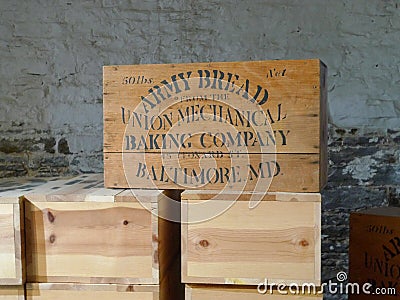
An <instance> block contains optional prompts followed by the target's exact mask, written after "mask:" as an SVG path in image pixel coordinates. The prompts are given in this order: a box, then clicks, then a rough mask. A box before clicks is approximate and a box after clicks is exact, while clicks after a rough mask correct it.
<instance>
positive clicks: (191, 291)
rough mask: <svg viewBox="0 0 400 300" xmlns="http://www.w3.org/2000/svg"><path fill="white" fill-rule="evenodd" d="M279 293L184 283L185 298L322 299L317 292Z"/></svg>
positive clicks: (238, 299)
mask: <svg viewBox="0 0 400 300" xmlns="http://www.w3.org/2000/svg"><path fill="white" fill-rule="evenodd" d="M282 293H287V294H281V293H279V292H278V291H277V290H274V291H273V292H272V294H268V293H267V294H261V293H259V292H258V291H257V287H254V286H241V287H232V286H226V285H225V286H224V285H219V286H216V285H186V300H209V299H214V300H242V299H246V300H247V299H248V300H263V299H274V300H275V299H276V300H306V299H310V300H317V299H320V300H322V298H323V296H322V295H318V294H312V293H311V294H291V293H290V291H288V290H284V291H282Z"/></svg>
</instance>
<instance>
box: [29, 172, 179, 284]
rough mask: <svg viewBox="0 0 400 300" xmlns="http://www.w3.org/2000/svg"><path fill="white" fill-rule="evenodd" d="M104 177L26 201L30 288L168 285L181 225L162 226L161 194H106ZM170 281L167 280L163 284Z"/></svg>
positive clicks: (58, 184)
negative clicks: (41, 285) (38, 285)
mask: <svg viewBox="0 0 400 300" xmlns="http://www.w3.org/2000/svg"><path fill="white" fill-rule="evenodd" d="M102 185H103V181H102V174H100V175H90V176H89V175H85V176H84V177H82V176H81V177H78V178H73V179H70V180H61V181H53V182H49V183H48V184H45V185H42V186H40V188H39V189H37V190H34V191H33V192H31V193H28V194H26V195H25V196H24V202H25V225H26V248H27V251H26V254H27V279H28V282H51V283H57V282H68V283H70V282H78V283H117V284H159V283H162V282H166V283H167V284H166V285H168V284H173V283H175V284H176V283H177V282H178V281H179V280H178V279H176V278H171V275H169V274H168V272H166V271H162V272H164V273H162V272H161V271H160V270H161V269H163V270H167V269H168V268H170V267H171V266H172V265H173V260H174V259H177V257H178V255H177V254H178V253H179V250H180V249H179V247H180V244H179V241H180V226H179V224H176V223H173V222H169V221H165V220H163V219H159V218H158V217H157V215H156V213H157V211H158V210H159V209H164V208H163V205H164V204H163V203H166V202H165V201H163V200H164V199H165V197H166V196H165V195H164V194H163V193H162V192H160V191H156V190H152V191H151V190H148V191H145V190H143V191H135V193H136V195H140V199H141V200H142V201H143V203H144V204H145V205H147V206H149V207H151V209H152V213H151V212H150V211H148V210H146V209H145V208H144V207H143V206H142V205H141V203H139V202H138V201H137V199H136V196H133V195H132V193H131V191H130V190H109V189H105V188H102V187H101V186H102ZM163 276H164V277H168V278H163Z"/></svg>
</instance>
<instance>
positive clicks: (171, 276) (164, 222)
mask: <svg viewBox="0 0 400 300" xmlns="http://www.w3.org/2000/svg"><path fill="white" fill-rule="evenodd" d="M180 196H181V192H180V191H173V190H170V191H165V192H164V194H163V196H162V197H160V198H159V202H158V203H159V206H158V212H159V216H160V218H159V219H158V236H159V245H160V247H159V252H158V257H159V265H160V299H161V300H168V299H174V300H183V299H185V294H184V293H185V286H184V284H182V281H181V251H180V250H181V226H180V223H179V222H178V221H179V219H180V213H179V215H178V216H177V215H176V214H177V211H176V206H173V205H171V203H170V202H169V201H171V200H174V201H176V202H177V203H178V204H179V202H180ZM170 199H171V200H170ZM177 207H178V208H179V206H177ZM178 211H179V209H178ZM176 218H177V219H176ZM174 219H176V220H178V221H173V220H174Z"/></svg>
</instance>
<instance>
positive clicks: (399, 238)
mask: <svg viewBox="0 0 400 300" xmlns="http://www.w3.org/2000/svg"><path fill="white" fill-rule="evenodd" d="M349 279H350V280H349V281H350V282H352V283H358V284H359V285H360V287H361V286H362V285H363V284H365V283H370V284H372V287H371V288H370V289H369V290H370V291H371V292H374V293H375V295H373V294H370V295H366V294H363V293H361V294H359V295H349V299H352V300H353V299H354V300H356V299H398V297H399V295H400V208H398V207H381V208H371V209H365V210H362V211H358V212H354V213H351V215H350V246H349ZM376 288H379V289H381V288H395V289H396V292H397V296H396V295H383V294H382V293H381V292H380V291H379V293H380V294H377V292H376V291H375V289H376ZM360 289H361V288H360ZM388 293H389V291H388V290H386V294H388Z"/></svg>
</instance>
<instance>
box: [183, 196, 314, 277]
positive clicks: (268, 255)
mask: <svg viewBox="0 0 400 300" xmlns="http://www.w3.org/2000/svg"><path fill="white" fill-rule="evenodd" d="M216 195H218V199H213V197H215V196H216ZM251 195H252V194H251V193H242V194H239V193H234V192H232V193H220V194H218V193H215V192H212V191H185V192H183V193H182V280H183V282H185V283H208V284H241V285H257V284H259V283H260V282H264V279H265V278H267V279H268V281H269V283H276V284H278V283H281V282H282V283H287V284H290V283H298V284H302V283H314V284H315V285H319V284H320V277H321V275H320V272H321V270H320V268H321V249H320V248H321V203H320V201H321V195H320V194H318V193H298V194H297V193H269V194H265V195H263V196H262V201H261V202H260V203H259V205H258V206H257V207H256V208H254V209H250V208H249V202H248V200H249V199H250V197H251ZM237 197H238V199H237V200H236V202H233V201H234V199H236V198H237ZM210 199H211V200H210ZM206 200H207V201H208V205H210V204H212V203H214V204H215V206H214V207H215V208H217V207H221V205H222V206H223V207H226V208H228V207H229V206H230V205H232V206H231V207H229V208H228V209H227V210H226V211H224V212H223V213H222V211H221V212H218V211H215V215H214V217H209V218H208V219H207V220H205V221H202V222H197V221H198V220H200V219H201V217H202V216H203V215H204V208H203V209H198V208H197V206H196V205H193V204H196V203H197V204H198V203H202V202H203V203H204V201H206ZM210 207H211V206H210Z"/></svg>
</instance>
